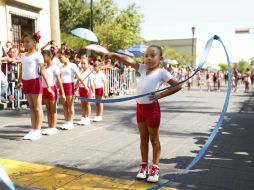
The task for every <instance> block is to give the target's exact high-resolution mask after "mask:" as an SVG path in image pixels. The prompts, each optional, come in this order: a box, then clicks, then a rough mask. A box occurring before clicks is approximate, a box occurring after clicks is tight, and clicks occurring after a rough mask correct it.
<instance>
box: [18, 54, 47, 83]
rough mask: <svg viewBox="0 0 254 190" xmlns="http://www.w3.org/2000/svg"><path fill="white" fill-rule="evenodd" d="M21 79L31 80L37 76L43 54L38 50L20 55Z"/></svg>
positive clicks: (42, 60)
mask: <svg viewBox="0 0 254 190" xmlns="http://www.w3.org/2000/svg"><path fill="white" fill-rule="evenodd" d="M21 63H22V79H23V80H31V79H36V78H39V77H40V76H39V67H40V65H42V64H43V63H44V59H43V56H42V54H41V53H40V52H35V53H33V54H32V55H30V56H28V57H27V56H26V53H24V54H23V55H22V58H21Z"/></svg>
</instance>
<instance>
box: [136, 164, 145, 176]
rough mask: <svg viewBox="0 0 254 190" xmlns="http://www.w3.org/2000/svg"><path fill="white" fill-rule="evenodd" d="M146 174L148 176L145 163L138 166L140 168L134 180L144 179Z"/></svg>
mask: <svg viewBox="0 0 254 190" xmlns="http://www.w3.org/2000/svg"><path fill="white" fill-rule="evenodd" d="M147 174H148V164H147V163H143V164H140V168H139V171H138V174H137V176H136V178H137V179H145V178H146V177H147Z"/></svg>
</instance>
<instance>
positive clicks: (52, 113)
mask: <svg viewBox="0 0 254 190" xmlns="http://www.w3.org/2000/svg"><path fill="white" fill-rule="evenodd" d="M42 55H43V58H44V63H45V66H44V67H45V73H46V76H47V79H48V82H49V84H50V86H51V89H52V91H53V92H54V94H50V93H49V92H48V91H47V88H46V86H47V85H46V82H45V80H42V87H43V95H42V98H43V102H44V103H45V105H46V108H47V114H48V128H47V129H44V130H43V131H42V134H43V135H54V134H56V133H57V129H56V122H57V109H56V101H57V87H56V82H57V83H58V86H59V88H60V91H61V96H62V101H63V102H65V100H66V97H65V93H64V90H63V85H62V82H61V78H60V69H59V67H58V66H57V65H55V64H54V63H53V61H52V56H53V55H52V53H51V51H50V50H43V51H42Z"/></svg>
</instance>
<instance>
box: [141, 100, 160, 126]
mask: <svg viewBox="0 0 254 190" xmlns="http://www.w3.org/2000/svg"><path fill="white" fill-rule="evenodd" d="M136 117H137V123H143V122H145V123H146V125H147V127H149V128H159V127H160V121H161V111H160V104H159V102H154V103H151V104H139V103H137V111H136Z"/></svg>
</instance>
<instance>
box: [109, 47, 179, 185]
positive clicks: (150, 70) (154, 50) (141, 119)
mask: <svg viewBox="0 0 254 190" xmlns="http://www.w3.org/2000/svg"><path fill="white" fill-rule="evenodd" d="M105 56H106V57H112V58H116V59H118V60H119V61H121V62H123V63H125V64H126V65H128V66H131V67H133V68H134V69H135V70H136V71H138V72H139V73H140V75H141V76H140V80H139V82H138V85H137V94H138V95H141V94H145V93H149V92H153V91H156V90H158V88H159V86H160V84H162V83H163V82H166V83H168V84H170V85H174V84H176V83H177V81H176V80H175V79H173V77H172V75H171V74H170V73H169V72H168V71H166V70H165V69H161V68H160V61H161V60H162V59H163V57H162V49H161V47H159V46H155V45H151V46H149V47H148V48H147V50H146V52H145V54H144V64H139V63H137V62H136V61H135V60H133V59H131V58H130V57H127V56H124V55H120V54H116V53H109V54H106V55H105ZM179 90H181V86H175V87H173V88H170V89H168V90H165V91H163V92H159V93H155V94H154V95H151V96H145V97H141V98H138V99H137V110H136V118H137V124H138V128H139V132H140V151H141V157H142V163H141V164H140V169H139V172H138V174H137V176H136V177H137V178H138V179H146V177H147V175H148V178H147V181H148V182H157V181H158V180H159V166H158V163H159V160H160V153H161V146H160V140H159V126H160V117H161V113H160V106H159V103H158V100H159V99H161V98H163V97H166V96H169V95H171V94H174V93H176V92H177V91H179ZM149 140H150V142H151V144H152V147H153V164H152V165H151V166H150V167H148V148H149ZM148 168H149V171H148Z"/></svg>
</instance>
